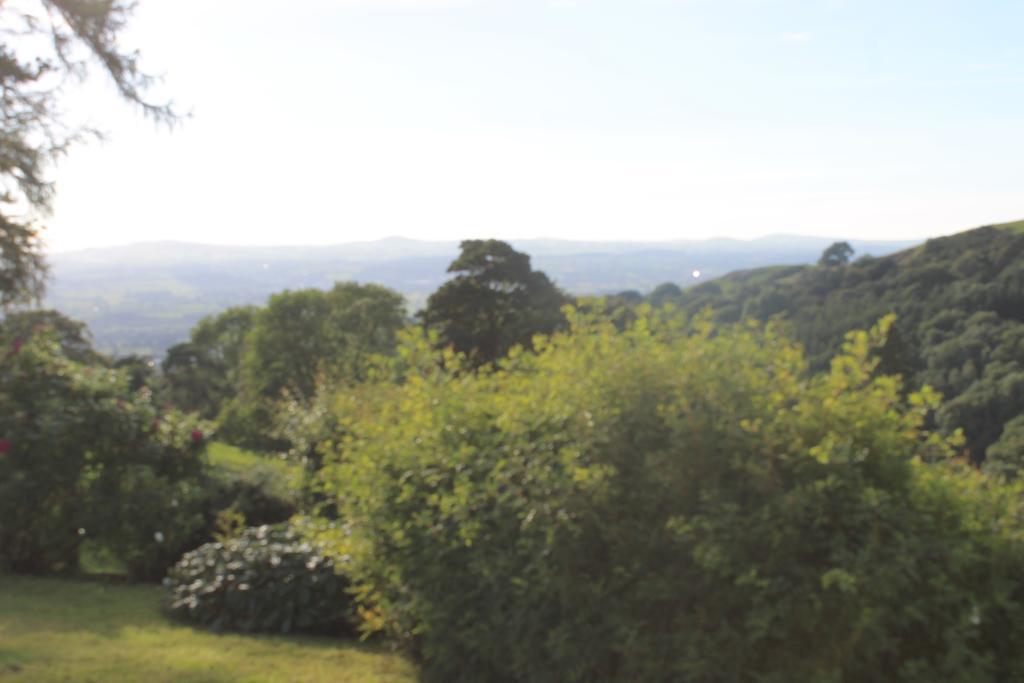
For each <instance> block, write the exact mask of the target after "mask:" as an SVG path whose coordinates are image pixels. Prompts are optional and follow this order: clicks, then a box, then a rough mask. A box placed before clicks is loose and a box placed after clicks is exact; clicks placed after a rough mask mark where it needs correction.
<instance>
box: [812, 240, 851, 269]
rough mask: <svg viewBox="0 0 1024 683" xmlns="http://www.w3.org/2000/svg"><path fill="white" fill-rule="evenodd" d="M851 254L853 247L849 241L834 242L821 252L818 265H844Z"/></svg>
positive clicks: (848, 260)
mask: <svg viewBox="0 0 1024 683" xmlns="http://www.w3.org/2000/svg"><path fill="white" fill-rule="evenodd" d="M851 256H853V247H851V246H850V243H849V242H834V243H833V244H832V245H831V246H830V247H829V248H828V249H826V250H825V251H823V252H821V258H820V259H818V265H819V266H845V265H846V264H847V263H849V262H850V257H851Z"/></svg>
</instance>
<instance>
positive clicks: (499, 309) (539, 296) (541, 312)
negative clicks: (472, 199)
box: [420, 240, 569, 365]
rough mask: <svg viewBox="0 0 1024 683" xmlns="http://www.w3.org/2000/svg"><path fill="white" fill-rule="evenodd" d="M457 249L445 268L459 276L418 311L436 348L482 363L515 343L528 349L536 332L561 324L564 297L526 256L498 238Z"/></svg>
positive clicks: (500, 355) (478, 363)
mask: <svg viewBox="0 0 1024 683" xmlns="http://www.w3.org/2000/svg"><path fill="white" fill-rule="evenodd" d="M460 247H461V251H460V253H459V256H458V258H456V259H455V260H454V261H452V263H451V265H450V266H449V267H448V272H449V273H457V275H456V276H455V277H454V278H452V279H451V280H449V281H448V282H446V283H444V284H443V285H441V287H439V288H438V290H437V291H436V292H434V293H433V294H431V295H430V298H429V299H427V306H426V308H425V309H424V310H423V311H422V312H421V313H420V317H421V318H422V320H423V324H424V326H426V327H427V328H428V329H431V330H433V331H434V332H436V334H437V336H438V343H439V344H440V346H442V347H448V346H450V347H452V348H454V349H455V350H456V351H458V352H459V353H461V354H464V355H465V356H467V357H468V358H469V359H470V360H471V361H472V362H473V364H475V365H482V364H485V363H493V362H494V361H496V360H498V359H500V358H503V357H504V356H505V354H507V353H508V351H509V349H511V348H512V347H513V346H516V345H519V346H525V347H527V348H529V346H530V344H531V340H532V339H533V336H534V335H536V334H550V333H552V332H554V331H555V330H556V329H558V328H559V327H561V326H563V325H564V324H565V319H564V318H563V317H562V312H561V308H562V306H564V305H565V304H567V303H569V299H568V297H567V296H566V295H565V294H563V293H562V292H561V291H560V290H559V289H558V288H557V287H555V285H554V283H552V282H551V280H549V279H548V276H547V275H545V274H544V273H542V272H541V271H538V270H533V269H532V268H531V267H530V257H529V255H527V254H524V253H522V252H518V251H516V250H515V249H513V248H512V247H511V246H509V245H508V244H506V243H505V242H501V241H499V240H465V241H463V242H462V244H461V245H460Z"/></svg>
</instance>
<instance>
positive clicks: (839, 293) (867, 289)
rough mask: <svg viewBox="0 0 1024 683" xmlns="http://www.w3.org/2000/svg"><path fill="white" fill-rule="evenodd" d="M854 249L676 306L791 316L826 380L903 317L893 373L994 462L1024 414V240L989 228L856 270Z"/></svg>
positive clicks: (752, 275) (698, 290)
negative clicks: (840, 358) (995, 451)
mask: <svg viewBox="0 0 1024 683" xmlns="http://www.w3.org/2000/svg"><path fill="white" fill-rule="evenodd" d="M846 246H848V245H846ZM842 247H843V244H842V243H840V244H838V245H835V246H834V250H835V253H826V254H825V255H823V257H822V263H823V265H820V266H818V267H800V266H795V267H778V268H764V269H759V270H753V271H746V272H740V273H735V274H733V275H730V276H727V277H724V278H721V279H719V280H715V281H711V282H708V283H706V284H702V285H700V286H697V287H694V288H692V289H689V290H686V291H685V292H681V293H679V294H678V295H677V296H673V297H667V298H665V299H664V301H669V302H671V303H674V304H675V305H676V306H678V307H681V308H682V309H683V310H684V311H686V312H687V313H690V314H693V313H696V312H697V311H699V310H702V309H703V308H705V307H708V306H710V307H712V308H713V309H714V314H715V318H716V320H718V321H720V322H734V321H737V320H740V319H742V318H746V317H753V318H756V319H758V320H762V321H765V320H768V319H770V318H772V317H774V316H783V317H785V318H786V320H787V321H788V323H789V329H790V330H791V331H792V334H793V336H794V338H795V339H796V340H797V341H799V342H800V343H801V344H803V345H804V347H805V348H806V349H807V354H808V358H809V360H810V363H811V367H812V368H813V369H815V370H821V369H824V368H826V367H827V365H828V362H829V358H831V356H832V355H833V354H834V353H835V352H836V351H837V350H838V348H839V344H840V343H841V340H842V337H843V334H844V333H845V332H847V331H849V330H851V329H863V328H865V327H867V326H868V325H870V324H872V322H873V321H874V320H877V319H878V318H880V317H882V316H883V315H887V314H890V313H895V314H896V315H897V316H898V318H897V322H896V325H895V327H894V329H893V330H892V333H891V334H890V335H889V341H888V344H887V346H886V348H884V349H882V350H881V352H880V357H881V359H882V367H883V370H884V371H886V372H889V373H894V374H900V375H902V376H903V377H904V378H905V381H906V384H907V386H908V388H910V389H914V388H919V387H921V386H924V385H925V384H928V385H931V386H932V387H934V388H935V389H936V390H937V391H939V392H940V393H942V394H943V395H944V396H945V398H946V399H947V400H946V402H945V404H944V405H943V407H942V408H941V410H940V411H939V412H938V414H937V416H936V420H937V422H938V424H939V425H940V426H941V427H942V428H943V429H945V430H946V431H947V432H950V433H951V432H952V431H953V430H955V429H957V428H963V430H964V433H965V435H966V438H967V448H968V450H969V451H970V453H971V456H972V458H973V459H974V460H975V461H976V462H980V461H982V460H984V458H985V454H986V451H987V449H988V448H989V447H990V446H992V445H993V444H995V443H996V442H998V441H999V440H1000V438H1001V437H1002V434H1003V432H1004V429H1005V427H1006V425H1007V423H1008V422H1009V421H1010V420H1012V419H1014V418H1016V417H1017V416H1019V415H1022V414H1024V232H1021V231H1020V230H1019V229H1018V230H1014V229H1012V228H1011V227H986V228H979V229H976V230H971V231H968V232H963V233H959V234H956V235H952V236H950V237H942V238H938V239H932V240H928V242H926V243H925V244H924V245H922V246H920V247H917V248H915V249H911V250H908V251H905V252H900V253H898V254H894V255H891V256H887V257H884V258H871V257H867V256H865V257H861V258H859V259H857V260H855V261H853V262H850V263H845V262H844V258H840V257H842V256H844V255H845V256H848V255H849V252H848V251H847V250H846V249H843V248H842Z"/></svg>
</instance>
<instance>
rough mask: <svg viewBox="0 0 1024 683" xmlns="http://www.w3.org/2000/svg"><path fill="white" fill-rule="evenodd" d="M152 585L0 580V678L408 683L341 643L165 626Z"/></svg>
mask: <svg viewBox="0 0 1024 683" xmlns="http://www.w3.org/2000/svg"><path fill="white" fill-rule="evenodd" d="M161 595H162V589H161V588H159V587H157V586H148V585H144V586H140V585H123V584H114V583H100V582H91V581H80V580H73V579H55V578H33V577H21V576H3V575H0V681H3V682H4V683H7V682H8V681H11V682H15V681H18V682H20V681H25V682H26V683H28V682H31V683H49V682H51V681H69V682H70V681H74V682H75V683H87V682H90V681H93V682H95V683H106V682H108V681H111V682H119V681H144V682H145V683H163V682H167V683H171V682H173V683H199V682H202V683H222V682H224V683H226V682H228V681H246V682H251V683H255V682H257V681H267V682H269V681H285V682H288V683H292V682H294V683H303V682H319V681H331V682H337V683H415V681H416V680H417V677H416V673H415V669H414V667H413V666H412V665H411V664H409V663H408V662H407V661H406V660H404V659H403V658H401V657H399V656H398V655H394V654H390V653H387V652H385V651H383V650H381V649H379V648H374V647H370V646H365V645H360V644H355V643H352V642H347V641H343V640H333V639H327V638H311V637H283V636H243V635H234V634H214V633H210V632H207V631H202V630H199V629H194V628H190V627H188V626H184V625H182V624H179V623H177V622H174V621H170V620H168V619H167V618H165V617H164V616H163V614H161V612H160V599H161Z"/></svg>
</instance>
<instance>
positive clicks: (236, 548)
mask: <svg viewBox="0 0 1024 683" xmlns="http://www.w3.org/2000/svg"><path fill="white" fill-rule="evenodd" d="M166 583H167V586H168V590H169V591H170V595H169V599H168V603H167V606H168V609H169V610H170V611H171V613H172V614H175V615H177V616H180V617H181V618H183V619H186V620H188V621H191V622H195V623H198V624H201V625H203V626H209V627H211V628H213V629H216V630H222V629H227V630H238V631H279V632H282V633H289V632H292V631H319V632H337V631H339V630H345V629H347V628H348V625H349V615H350V600H349V597H348V594H347V592H346V589H347V588H348V581H347V579H346V578H345V577H344V576H342V575H341V574H340V573H338V571H337V568H336V566H335V562H334V560H332V559H330V558H328V557H326V556H325V555H324V553H323V551H322V550H321V549H320V548H319V547H318V546H316V545H314V544H312V543H310V542H309V541H308V540H306V539H305V538H303V537H302V535H301V534H300V533H299V532H298V531H297V530H296V529H295V528H293V527H290V526H284V525H283V526H276V527H270V526H261V527H254V528H250V529H247V530H246V531H244V532H243V533H242V534H241V535H240V536H238V537H237V538H232V539H229V540H227V541H225V542H223V543H207V544H206V545H204V546H202V547H200V548H198V549H196V550H193V551H192V552H190V553H187V554H185V556H184V557H182V558H181V560H180V561H179V562H178V563H177V564H176V565H175V566H174V567H172V568H171V570H170V572H168V578H167V582H166Z"/></svg>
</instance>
